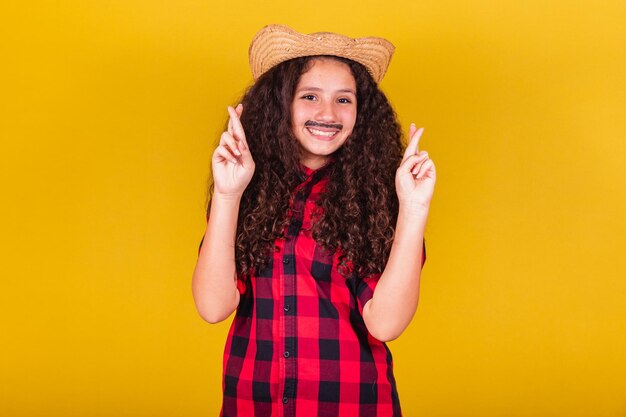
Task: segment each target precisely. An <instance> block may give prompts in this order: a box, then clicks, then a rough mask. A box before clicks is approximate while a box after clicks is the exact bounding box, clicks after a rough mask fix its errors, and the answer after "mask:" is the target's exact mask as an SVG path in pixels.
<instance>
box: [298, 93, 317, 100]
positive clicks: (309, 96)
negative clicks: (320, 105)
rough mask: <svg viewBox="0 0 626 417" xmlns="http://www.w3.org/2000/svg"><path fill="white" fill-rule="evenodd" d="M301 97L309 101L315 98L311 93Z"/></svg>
mask: <svg viewBox="0 0 626 417" xmlns="http://www.w3.org/2000/svg"><path fill="white" fill-rule="evenodd" d="M301 98H302V99H304V100H310V101H313V100H315V96H314V95H313V94H305V95H303V96H302V97H301Z"/></svg>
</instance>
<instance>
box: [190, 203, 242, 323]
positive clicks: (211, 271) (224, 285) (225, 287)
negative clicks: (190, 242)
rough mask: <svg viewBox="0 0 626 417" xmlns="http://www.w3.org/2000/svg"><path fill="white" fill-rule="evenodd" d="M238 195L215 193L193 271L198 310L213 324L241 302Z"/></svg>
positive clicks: (228, 314)
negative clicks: (236, 247)
mask: <svg viewBox="0 0 626 417" xmlns="http://www.w3.org/2000/svg"><path fill="white" fill-rule="evenodd" d="M239 202H240V199H239V198H221V197H220V196H217V195H214V196H213V199H212V201H211V210H210V213H209V221H208V223H207V228H206V232H205V235H204V240H203V243H202V247H201V248H200V253H199V254H198V261H197V263H196V267H195V269H194V272H193V280H192V290H193V297H194V301H195V303H196V308H197V309H198V313H200V316H202V318H203V319H204V320H206V321H208V322H210V323H217V322H220V321H222V320H224V319H226V318H227V317H228V316H230V315H231V314H232V312H233V311H235V309H236V308H237V305H238V304H239V291H237V283H236V267H235V236H236V233H237V215H238V212H239Z"/></svg>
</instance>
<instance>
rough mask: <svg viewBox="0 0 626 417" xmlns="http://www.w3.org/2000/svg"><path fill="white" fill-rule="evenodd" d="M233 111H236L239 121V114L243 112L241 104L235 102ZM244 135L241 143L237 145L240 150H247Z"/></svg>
mask: <svg viewBox="0 0 626 417" xmlns="http://www.w3.org/2000/svg"><path fill="white" fill-rule="evenodd" d="M235 111H236V112H237V116H239V120H240V121H241V115H242V114H243V104H242V103H239V104H237V107H235ZM243 136H244V137H243V138H242V139H241V145H242V146H240V147H239V149H241V150H242V151H247V150H248V141H247V139H246V135H245V134H244V135H243Z"/></svg>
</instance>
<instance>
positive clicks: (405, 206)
mask: <svg viewBox="0 0 626 417" xmlns="http://www.w3.org/2000/svg"><path fill="white" fill-rule="evenodd" d="M429 210H430V204H427V205H424V204H422V203H418V202H414V201H400V204H399V208H398V214H399V215H400V216H402V215H406V216H410V217H412V218H415V217H423V218H424V219H426V218H427V217H428V212H429Z"/></svg>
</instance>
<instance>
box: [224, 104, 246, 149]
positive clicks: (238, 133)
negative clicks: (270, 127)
mask: <svg viewBox="0 0 626 417" xmlns="http://www.w3.org/2000/svg"><path fill="white" fill-rule="evenodd" d="M228 114H230V119H231V120H232V122H233V132H234V133H235V134H234V135H233V136H234V137H235V138H236V139H238V140H241V141H245V140H246V134H245V132H244V130H243V126H242V125H241V120H239V115H238V114H237V112H236V111H235V109H233V108H232V107H231V106H228Z"/></svg>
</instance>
